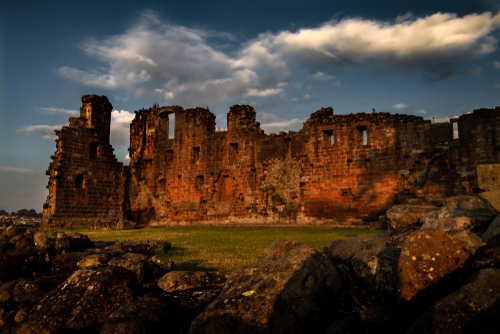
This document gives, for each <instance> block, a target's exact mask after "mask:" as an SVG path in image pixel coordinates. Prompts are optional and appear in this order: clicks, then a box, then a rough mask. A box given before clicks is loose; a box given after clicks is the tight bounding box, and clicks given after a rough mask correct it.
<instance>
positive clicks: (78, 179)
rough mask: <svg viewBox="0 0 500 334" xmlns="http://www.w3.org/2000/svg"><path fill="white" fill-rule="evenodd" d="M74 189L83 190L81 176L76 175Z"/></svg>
mask: <svg viewBox="0 0 500 334" xmlns="http://www.w3.org/2000/svg"><path fill="white" fill-rule="evenodd" d="M75 188H77V189H84V182H83V174H78V175H77V176H76V178H75Z"/></svg>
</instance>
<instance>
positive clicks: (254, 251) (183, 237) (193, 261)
mask: <svg viewBox="0 0 500 334" xmlns="http://www.w3.org/2000/svg"><path fill="white" fill-rule="evenodd" d="M70 231H71V232H80V233H83V234H86V235H88V237H89V238H90V240H92V241H103V240H140V239H152V240H165V241H169V242H170V243H171V244H172V249H171V250H170V251H168V252H167V253H166V254H165V255H167V256H168V257H169V258H170V259H171V260H172V261H174V270H197V271H220V272H231V271H233V270H235V269H237V268H240V267H242V266H247V265H253V264H257V263H259V262H260V261H261V260H262V257H263V256H264V254H265V253H266V249H267V247H268V246H269V244H271V243H272V242H273V241H275V240H280V239H281V240H291V239H295V240H300V241H302V242H303V243H305V244H307V245H310V246H312V247H315V248H317V249H318V250H320V251H322V250H323V246H325V245H326V244H327V243H328V242H330V241H332V240H336V239H349V238H352V237H358V236H370V235H373V234H376V233H380V232H381V231H380V230H359V229H312V228H307V229H306V228H261V229H259V228H218V227H163V228H143V229H136V230H124V231H114V230H112V231H96V230H90V229H71V230H67V232H70Z"/></svg>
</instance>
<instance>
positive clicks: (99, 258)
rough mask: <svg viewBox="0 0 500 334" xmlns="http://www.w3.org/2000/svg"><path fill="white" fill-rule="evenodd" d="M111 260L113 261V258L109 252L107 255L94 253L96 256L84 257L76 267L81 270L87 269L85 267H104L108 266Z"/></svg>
mask: <svg viewBox="0 0 500 334" xmlns="http://www.w3.org/2000/svg"><path fill="white" fill-rule="evenodd" d="M110 259H111V256H110V255H109V254H108V253H107V252H106V253H94V254H89V255H87V256H84V257H83V258H81V259H80V260H79V261H78V262H77V263H76V265H77V266H78V268H80V269H82V268H85V267H92V266H103V265H105V264H107V263H108V261H109V260H110Z"/></svg>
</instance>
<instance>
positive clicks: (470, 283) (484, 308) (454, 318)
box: [406, 269, 500, 334]
mask: <svg viewBox="0 0 500 334" xmlns="http://www.w3.org/2000/svg"><path fill="white" fill-rule="evenodd" d="M499 314H500V270H498V269H483V270H480V271H478V272H476V273H475V274H474V275H472V277H470V278H469V279H468V280H467V281H466V283H465V284H464V285H463V286H462V287H460V288H459V289H458V290H457V291H455V292H453V293H451V294H449V295H448V296H446V297H445V298H443V299H441V300H439V301H437V302H436V303H435V304H434V305H432V306H431V307H430V308H429V309H428V310H427V311H426V312H425V313H424V314H423V315H422V316H421V317H420V318H419V319H418V320H417V321H416V322H415V323H414V324H413V325H412V326H411V327H410V328H409V329H408V331H407V332H406V333H407V334H417V333H418V334H420V333H436V334H437V333H497V332H498V330H499V328H500V317H499V316H498V315H499Z"/></svg>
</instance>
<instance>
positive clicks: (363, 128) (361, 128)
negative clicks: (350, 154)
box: [356, 125, 368, 145]
mask: <svg viewBox="0 0 500 334" xmlns="http://www.w3.org/2000/svg"><path fill="white" fill-rule="evenodd" d="M356 129H358V131H360V132H361V135H362V138H363V141H362V143H363V145H368V133H367V132H366V125H360V126H357V127H356Z"/></svg>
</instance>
